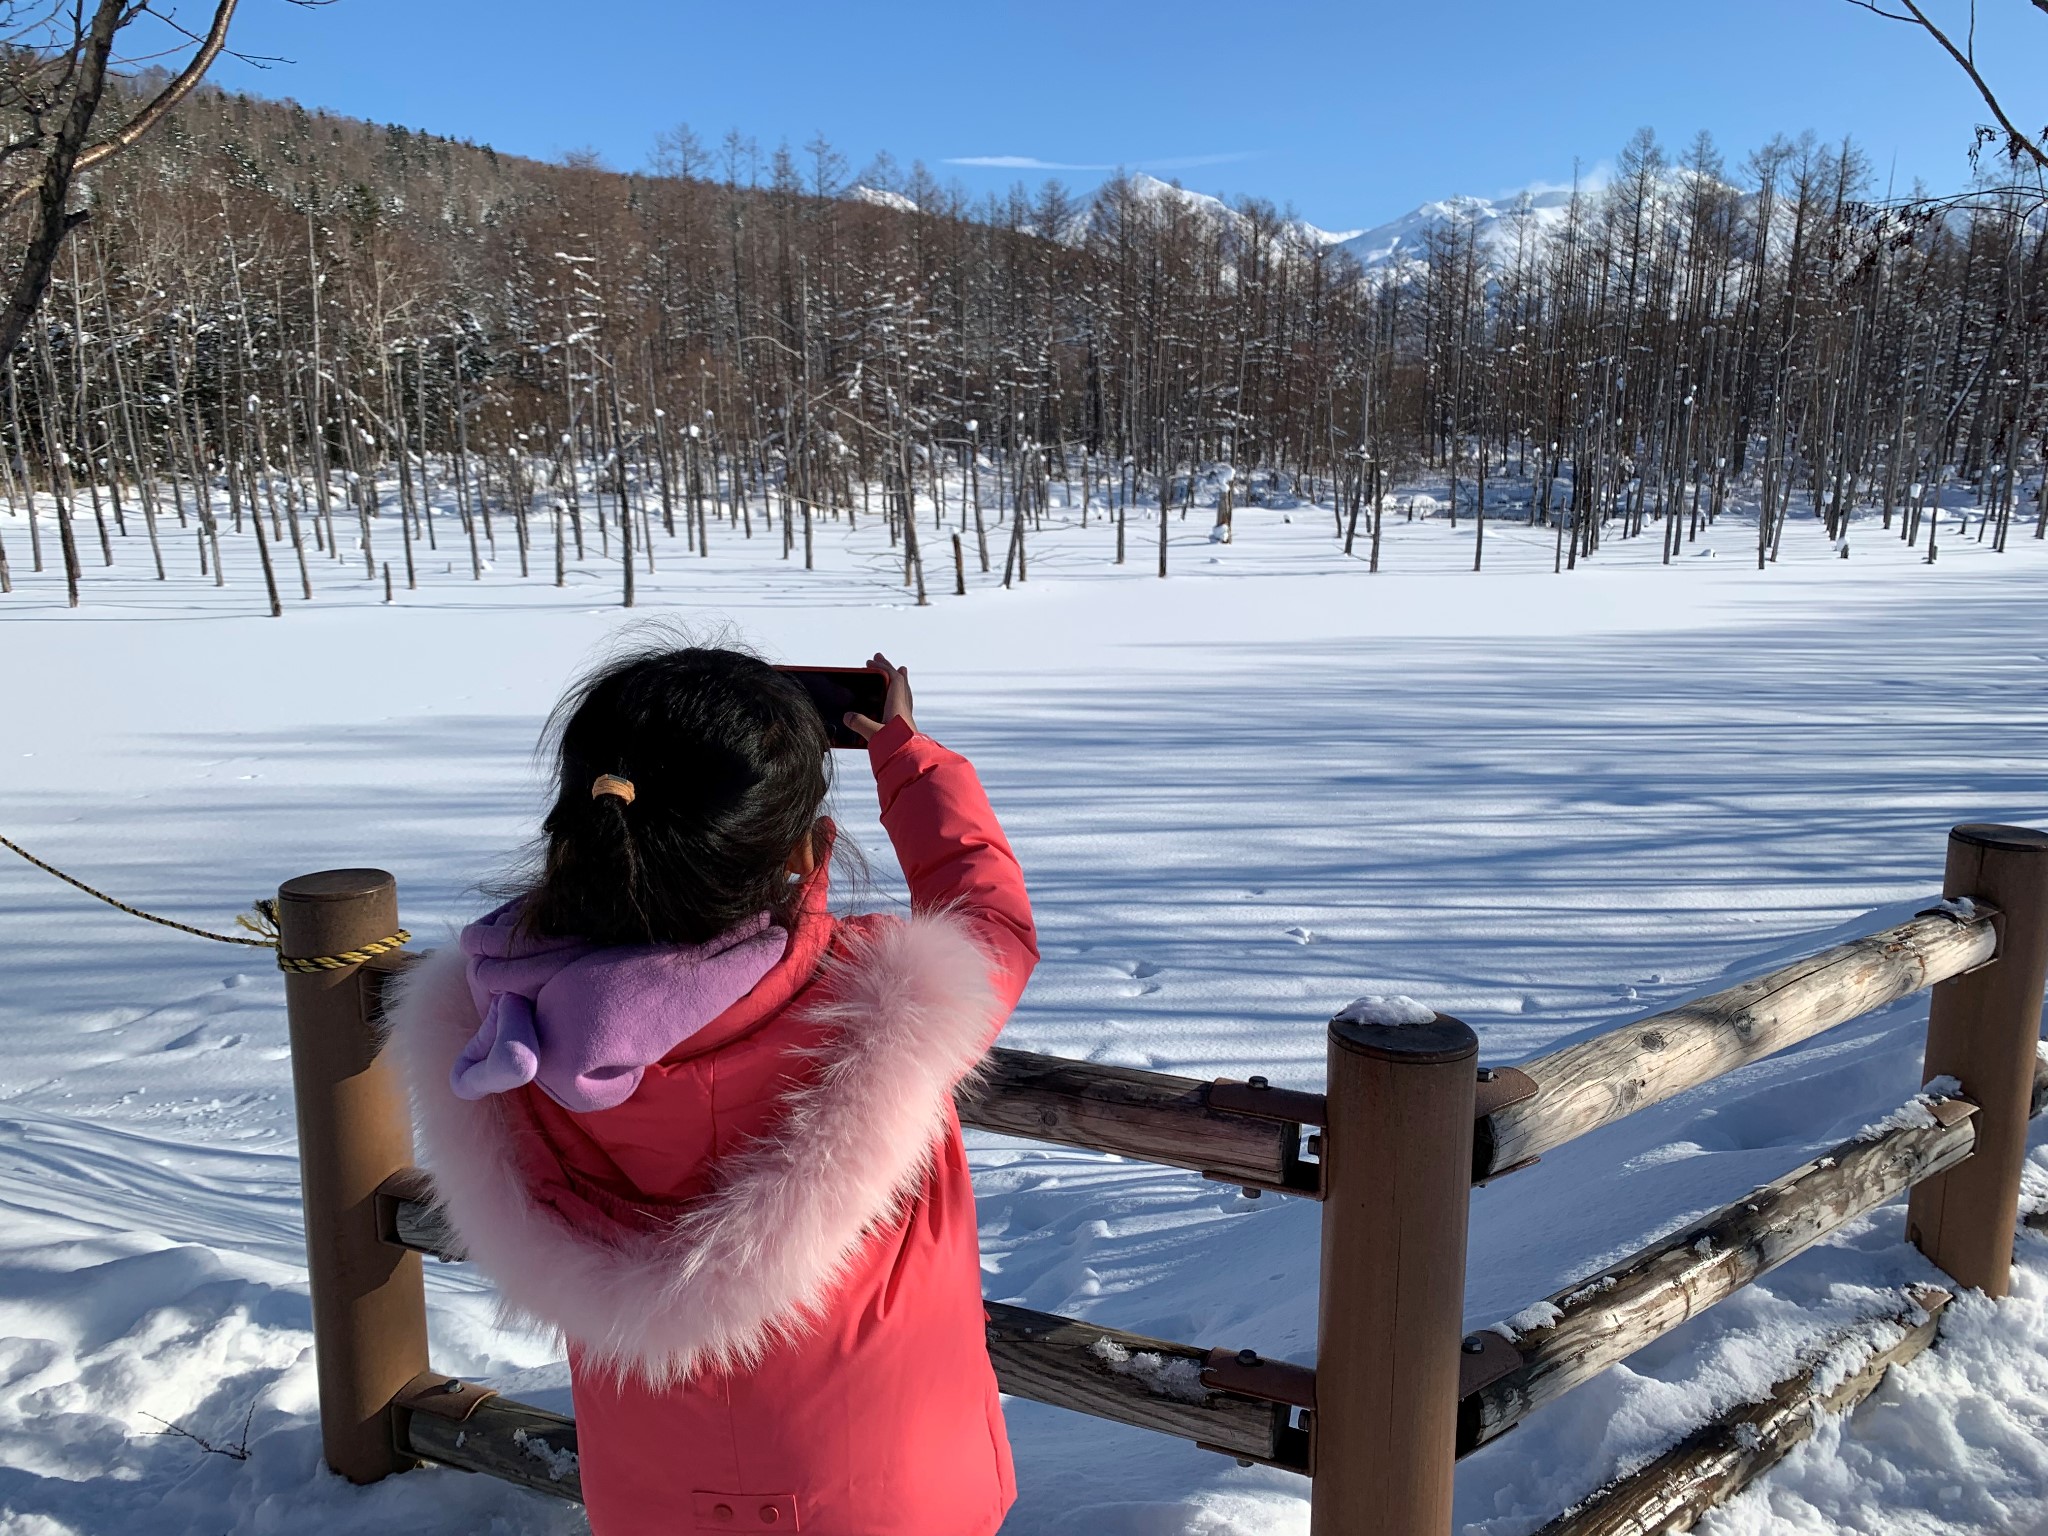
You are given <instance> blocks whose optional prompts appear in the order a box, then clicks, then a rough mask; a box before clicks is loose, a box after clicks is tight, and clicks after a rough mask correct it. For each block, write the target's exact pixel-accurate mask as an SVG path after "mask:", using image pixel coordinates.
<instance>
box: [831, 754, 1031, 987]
mask: <svg viewBox="0 0 2048 1536" xmlns="http://www.w3.org/2000/svg"><path fill="white" fill-rule="evenodd" d="M868 760H869V762H870V763H872V764H873V766H874V770H875V790H876V793H877V794H878V795H879V796H880V798H881V802H882V826H883V828H884V829H885V830H886V831H887V832H888V834H889V841H890V842H891V843H892V844H894V845H895V848H896V857H897V859H898V860H899V861H900V862H901V863H902V865H903V875H904V878H905V879H906V880H907V881H908V882H909V884H910V904H911V907H912V909H913V910H915V911H919V912H928V911H933V910H939V909H948V910H951V911H953V912H955V913H957V914H958V915H959V916H960V917H961V918H962V919H963V920H964V921H965V922H966V923H967V924H968V926H969V927H970V928H972V929H973V930H974V935H975V937H976V938H977V939H978V940H980V942H981V945H982V947H983V948H984V949H985V950H987V951H988V953H989V956H990V958H992V959H993V960H995V961H996V962H997V964H998V965H999V966H1000V967H1001V972H1002V974H1001V975H1000V976H999V977H998V978H997V982H996V984H997V987H998V989H999V990H1000V992H1001V994H1002V997H1003V1001H1004V1003H1005V1005H1006V1009H1005V1011H1007V1009H1008V1008H1009V1007H1014V1006H1015V1005H1016V1002H1017V999H1018V998H1019V997H1020V996H1022V995H1023V992H1024V983H1025V981H1026V980H1027V979H1028V978H1029V977H1030V975H1031V971H1032V968H1033V967H1034V966H1036V965H1037V964H1038V932H1037V929H1036V928H1035V927H1034V925H1033V924H1032V921H1031V901H1030V898H1029V897H1028V896H1027V895H1026V894H1025V890H1024V872H1023V870H1022V869H1020V868H1019V867H1018V865H1017V856H1016V854H1014V853H1012V852H1011V851H1010V843H1009V839H1007V838H1006V837H1004V836H1003V829H1002V825H1001V824H1000V823H999V822H998V821H997V820H996V813H995V811H994V810H993V809H992V808H991V807H990V805H989V803H988V796H987V795H986V794H985V793H984V792H983V791H982V787H981V779H980V777H979V776H978V775H977V774H976V773H975V771H974V765H973V764H972V763H970V762H968V761H967V759H966V758H964V757H962V756H961V755H960V754H959V753H957V752H949V751H947V750H946V749H945V748H944V747H942V746H940V745H939V744H938V743H937V742H936V741H933V740H932V739H931V737H929V736H925V735H922V734H920V733H919V732H918V730H917V727H916V726H915V724H913V723H912V721H911V720H910V719H909V717H908V716H907V715H901V716H898V717H897V718H895V719H893V720H891V721H889V723H888V724H887V725H885V726H883V727H882V728H881V729H880V730H879V731H877V732H876V733H875V734H874V735H873V736H871V737H870V738H869V739H868Z"/></svg>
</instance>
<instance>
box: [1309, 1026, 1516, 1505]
mask: <svg viewBox="0 0 2048 1536" xmlns="http://www.w3.org/2000/svg"><path fill="white" fill-rule="evenodd" d="M1478 1054H1479V1040H1478V1037H1477V1036H1476V1035H1474V1034H1473V1033H1472V1031H1471V1029H1470V1028H1469V1027H1468V1026H1466V1025H1465V1024H1463V1023H1461V1022H1459V1021H1458V1020H1457V1019H1453V1018H1450V1017H1447V1016H1446V1015H1443V1014H1438V1015H1437V1016H1436V1017H1435V1019H1434V1020H1432V1021H1431V1022H1429V1023H1426V1024H1405V1025H1404V1024H1371V1023H1358V1022H1354V1021H1351V1020H1348V1019H1345V1018H1343V1017H1341V1016H1340V1017H1339V1018H1337V1019H1334V1020H1332V1021H1331V1024H1330V1068H1329V1074H1330V1075H1329V1090H1328V1091H1329V1111H1328V1117H1327V1121H1326V1123H1325V1125H1324V1129H1323V1143H1322V1165H1323V1254H1322V1293H1321V1299H1320V1303H1319V1305H1318V1309H1317V1343H1316V1407H1315V1418H1314V1435H1313V1445H1314V1451H1313V1465H1314V1475H1315V1482H1314V1487H1313V1492H1312V1494H1311V1512H1310V1516H1309V1530H1310V1532H1311V1533H1312V1536H1449V1532H1450V1529H1451V1474H1452V1470H1453V1468H1454V1466H1455V1464H1456V1459H1457V1430H1458V1361H1459V1348H1460V1342H1461V1340H1462V1339H1463V1337H1464V1329H1463V1318H1464V1310H1465V1235H1466V1218H1467V1213H1468V1209H1469V1206H1470V1203H1471V1188H1472V1104H1473V1095H1474V1091H1475V1086H1476V1075H1477V1058H1478Z"/></svg>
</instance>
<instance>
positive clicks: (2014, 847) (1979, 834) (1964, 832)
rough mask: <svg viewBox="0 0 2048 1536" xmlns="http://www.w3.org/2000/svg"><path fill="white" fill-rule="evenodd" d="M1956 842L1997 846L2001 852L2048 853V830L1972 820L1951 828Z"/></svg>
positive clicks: (1980, 846) (1981, 846)
mask: <svg viewBox="0 0 2048 1536" xmlns="http://www.w3.org/2000/svg"><path fill="white" fill-rule="evenodd" d="M1948 835H1949V836H1950V837H1951V838H1953V839H1954V840H1955V841H1956V842H1959V843H1969V844H1971V845H1972V846H1974V847H1978V848H1996V849H1997V850H1998V851H1999V852H2001V853H2048V832H2044V831H2042V830H2041V829H2040V828H2039V827H2005V826H1999V825H1998V824H1997V823H1995V822H1988V821H1972V822H1966V823H1964V824H1963V825H1962V826H1960V827H1955V828H1952V829H1950V831H1949V834H1948Z"/></svg>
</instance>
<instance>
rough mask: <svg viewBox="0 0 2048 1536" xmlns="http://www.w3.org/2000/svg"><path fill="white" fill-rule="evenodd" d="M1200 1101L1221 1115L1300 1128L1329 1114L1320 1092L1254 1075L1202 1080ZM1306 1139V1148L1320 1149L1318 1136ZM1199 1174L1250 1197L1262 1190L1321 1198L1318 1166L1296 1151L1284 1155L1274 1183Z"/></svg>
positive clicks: (1308, 1197) (1317, 1123)
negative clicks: (1282, 1174)
mask: <svg viewBox="0 0 2048 1536" xmlns="http://www.w3.org/2000/svg"><path fill="white" fill-rule="evenodd" d="M1202 1103H1203V1105H1204V1106H1205V1107H1206V1108H1209V1109H1215V1110H1221V1111H1222V1112H1223V1113H1225V1114H1231V1115H1250V1116H1252V1117H1253V1118H1255V1119H1259V1120H1274V1121H1278V1122H1280V1123H1281V1124H1283V1125H1292V1126H1296V1127H1301V1128H1306V1127H1308V1126H1320V1125H1322V1124H1324V1123H1325V1122H1326V1121H1327V1120H1328V1118H1329V1113H1330V1104H1329V1100H1328V1099H1326V1098H1325V1097H1324V1096H1323V1095H1322V1094H1320V1093H1304V1092H1302V1091H1301V1090H1299V1089H1295V1088H1275V1087H1274V1086H1273V1085H1272V1084H1271V1083H1269V1082H1267V1081H1266V1080H1265V1079H1264V1078H1263V1077H1255V1078H1253V1079H1252V1080H1251V1081H1250V1082H1246V1083H1239V1082H1233V1081H1232V1080H1231V1079H1229V1078H1224V1077H1219V1078H1217V1079H1216V1081H1214V1082H1213V1083H1204V1084H1203V1085H1202ZM1306 1140H1307V1142H1308V1145H1309V1147H1310V1150H1312V1151H1318V1150H1320V1141H1321V1138H1320V1137H1318V1136H1314V1135H1310V1136H1308V1137H1307V1138H1306ZM1202 1177H1203V1178H1205V1179H1214V1180H1215V1181H1216V1182H1217V1183H1219V1184H1235V1185H1237V1186H1238V1188H1240V1189H1242V1190H1243V1191H1244V1192H1245V1193H1246V1194H1247V1195H1251V1196H1253V1197H1254V1198H1256V1197H1257V1195H1258V1194H1259V1193H1261V1192H1263V1191H1266V1190H1271V1191H1272V1192H1273V1193H1274V1194H1277V1195H1301V1196H1304V1197H1305V1198H1307V1199H1310V1200H1320V1199H1322V1198H1323V1171H1322V1168H1321V1166H1320V1165H1319V1164H1317V1163H1313V1162H1309V1161H1308V1160H1306V1159H1304V1158H1303V1157H1302V1156H1301V1155H1300V1153H1299V1152H1298V1151H1294V1152H1290V1153H1289V1154H1288V1156H1287V1158H1286V1177H1285V1178H1284V1179H1283V1180H1281V1182H1279V1183H1277V1184H1271V1183H1267V1182H1265V1181H1264V1180H1257V1179H1246V1178H1245V1177H1243V1176H1242V1175H1241V1174H1233V1173H1207V1172H1205V1173H1204V1174H1203V1175H1202Z"/></svg>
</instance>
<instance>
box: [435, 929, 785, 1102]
mask: <svg viewBox="0 0 2048 1536" xmlns="http://www.w3.org/2000/svg"><path fill="white" fill-rule="evenodd" d="M520 910H521V909H520V904H519V903H517V902H508V903H506V904H505V905H504V906H502V907H500V908H498V909H497V911H495V912H493V913H491V914H490V915H489V916H488V917H485V918H483V919H481V920H480V921H478V922H474V923H471V924H470V925H469V926H468V927H467V928H465V929H463V931H462V939H461V950H462V953H463V955H464V956H465V958H466V960H467V970H466V974H467V977H468V981H469V993H470V998H471V1000H472V1001H473V1002H474V1003H475V1005H476V1011H477V1015H478V1017H479V1018H480V1019H481V1021H482V1022H481V1023H480V1024H479V1025H478V1026H477V1029H476V1032H475V1034H474V1035H472V1036H471V1037H470V1040H469V1043H468V1044H467V1045H465V1046H464V1047H463V1049H462V1052H461V1054H460V1055H459V1056H458V1057H457V1058H456V1060H455V1064H454V1066H453V1067H452V1068H451V1069H450V1072H449V1087H450V1088H451V1089H452V1090H453V1091H454V1093H455V1094H456V1096H457V1097H458V1098H464V1099H480V1098H483V1097H484V1096H485V1095H487V1094H493V1093H505V1092H508V1091H510V1090H511V1089H514V1088H517V1087H520V1086H521V1085H523V1084H526V1083H533V1084H534V1085H535V1086H537V1087H538V1088H539V1089H540V1090H541V1091H542V1092H543V1093H545V1094H547V1096H548V1097H549V1098H551V1099H553V1100H554V1101H555V1102H556V1103H557V1104H560V1105H561V1106H562V1107H563V1108H564V1109H569V1110H576V1111H579V1112H583V1111H591V1110H600V1109H610V1108H612V1107H613V1106H615V1105H618V1104H623V1103H624V1102H625V1101H626V1100H627V1099H629V1098H630V1097H632V1094H633V1090H634V1089H636V1088H638V1087H639V1086H640V1078H641V1075H642V1074H643V1073H644V1072H645V1071H646V1069H647V1068H648V1067H649V1066H651V1065H652V1064H653V1063H655V1062H657V1061H659V1060H661V1058H662V1057H664V1056H666V1055H667V1054H668V1053H669V1052H670V1051H672V1050H674V1049H675V1048H676V1047H677V1046H678V1045H680V1044H682V1043H683V1042H684V1041H685V1040H687V1039H689V1038H690V1036H692V1035H694V1034H695V1033H696V1032H697V1031H698V1030H700V1029H702V1028H703V1027H704V1026H705V1025H706V1024H709V1023H710V1022H711V1021H712V1020H713V1019H715V1018H717V1017H718V1016H719V1015H720V1014H722V1013H724V1012H725V1011H726V1009H728V1008H730V1007H731V1006H732V1005H733V1004H734V1003H736V1002H738V1001H739V1000H740V999H741V998H743V997H745V996H746V995H747V993H749V992H750V991H752V990H753V988H754V984H755V983H756V982H758V981H759V980H760V979H761V978H762V977H763V976H766V975H767V974H768V973H769V972H770V971H771V970H773V969H774V968H775V965H776V962H778V961H779V960H781V959H782V956H783V952H784V951H785V950H787V949H788V947H789V935H788V933H787V932H785V931H784V930H783V929H781V928H778V927H775V926H774V925H773V924H772V923H771V922H770V921H769V918H768V914H767V913H765V912H764V913H762V914H761V915H760V916H759V917H756V918H754V919H753V920H751V921H749V922H746V923H742V924H740V925H739V926H738V927H736V928H733V929H731V930H730V931H728V932H726V933H723V934H720V935H719V936H718V937H717V938H715V939H713V940H711V941H710V942H709V943H707V944H693V945H681V944H637V945H631V946H624V947H612V948H601V947H599V946H597V945H594V944H589V943H586V942H584V941H583V940H581V939H546V938H536V937H534V936H532V935H530V934H527V933H524V932H522V931H521V925H520V922H519V918H520Z"/></svg>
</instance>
